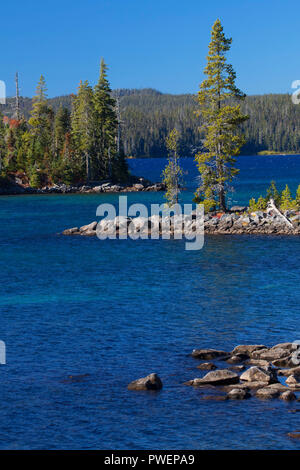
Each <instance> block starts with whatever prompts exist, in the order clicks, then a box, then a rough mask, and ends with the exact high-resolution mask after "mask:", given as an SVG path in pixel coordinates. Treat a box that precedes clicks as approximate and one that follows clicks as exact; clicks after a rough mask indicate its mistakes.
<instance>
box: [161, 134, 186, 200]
mask: <svg viewBox="0 0 300 470" xmlns="http://www.w3.org/2000/svg"><path fill="white" fill-rule="evenodd" d="M178 140H179V132H178V130H177V129H173V130H172V131H171V132H170V133H169V135H168V136H167V138H166V146H167V149H168V151H169V160H168V165H167V166H166V168H165V169H164V170H163V173H162V176H163V183H164V184H165V185H166V194H165V198H166V199H167V205H168V206H169V207H172V206H174V204H177V203H178V195H179V191H180V190H179V187H180V180H181V178H182V174H183V173H182V169H181V167H180V165H179V155H178Z"/></svg>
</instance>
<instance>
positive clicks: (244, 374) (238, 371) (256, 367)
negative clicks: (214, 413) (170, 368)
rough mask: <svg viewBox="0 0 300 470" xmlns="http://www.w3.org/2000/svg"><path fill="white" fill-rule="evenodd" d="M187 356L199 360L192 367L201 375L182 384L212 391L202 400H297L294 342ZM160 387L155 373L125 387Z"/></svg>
mask: <svg viewBox="0 0 300 470" xmlns="http://www.w3.org/2000/svg"><path fill="white" fill-rule="evenodd" d="M191 356H192V357H193V358H194V359H196V360H197V361H199V364H198V365H197V366H196V367H197V369H198V370H199V372H200V371H205V372H200V374H204V375H203V376H200V377H199V376H197V377H196V378H194V379H191V380H189V381H188V382H185V383H184V385H188V386H193V387H195V388H197V389H199V390H202V391H204V392H209V393H210V394H211V393H212V392H214V394H213V395H204V396H203V398H204V399H216V400H228V399H234V400H244V399H248V398H251V397H253V396H255V397H257V398H260V399H274V398H280V399H282V400H284V401H295V400H297V401H300V398H298V395H299V394H300V365H299V364H300V345H299V344H298V343H296V342H295V343H280V344H276V345H274V346H271V347H267V346H265V345H262V344H251V345H244V344H243V345H238V346H236V347H235V348H234V349H233V350H232V351H230V352H228V351H220V350H217V349H194V350H193V351H192V353H191ZM208 361H209V362H208ZM207 371H209V372H207ZM162 387H163V383H162V380H161V379H160V377H159V376H158V375H157V374H156V373H152V374H149V375H148V376H147V377H144V378H141V379H137V380H134V381H133V382H131V383H130V384H129V385H128V389H129V390H160V389H161V388H162Z"/></svg>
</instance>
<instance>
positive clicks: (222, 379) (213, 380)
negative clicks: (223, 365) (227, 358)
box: [193, 369, 239, 386]
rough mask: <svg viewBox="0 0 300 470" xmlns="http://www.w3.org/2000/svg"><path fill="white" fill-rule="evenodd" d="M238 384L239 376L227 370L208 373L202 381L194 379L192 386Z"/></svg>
mask: <svg viewBox="0 0 300 470" xmlns="http://www.w3.org/2000/svg"><path fill="white" fill-rule="evenodd" d="M238 382H239V376H238V375H237V374H236V373H235V372H232V371H231V370H229V369H219V370H215V371H212V372H208V374H206V375H205V376H204V377H203V378H202V379H194V381H193V385H196V386H197V385H231V384H237V383H238Z"/></svg>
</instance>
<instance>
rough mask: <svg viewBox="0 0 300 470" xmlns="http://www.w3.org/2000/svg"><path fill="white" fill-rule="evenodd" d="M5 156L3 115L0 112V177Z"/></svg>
mask: <svg viewBox="0 0 300 470" xmlns="http://www.w3.org/2000/svg"><path fill="white" fill-rule="evenodd" d="M5 155H6V143H5V126H4V122H3V115H2V114H1V112H0V175H1V172H3V171H4V158H5Z"/></svg>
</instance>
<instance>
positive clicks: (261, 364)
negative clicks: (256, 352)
mask: <svg viewBox="0 0 300 470" xmlns="http://www.w3.org/2000/svg"><path fill="white" fill-rule="evenodd" d="M245 364H246V365H247V366H248V365H249V366H258V367H269V366H270V363H269V361H264V360H262V359H247V361H246V362H245Z"/></svg>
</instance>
